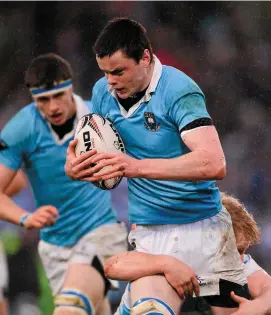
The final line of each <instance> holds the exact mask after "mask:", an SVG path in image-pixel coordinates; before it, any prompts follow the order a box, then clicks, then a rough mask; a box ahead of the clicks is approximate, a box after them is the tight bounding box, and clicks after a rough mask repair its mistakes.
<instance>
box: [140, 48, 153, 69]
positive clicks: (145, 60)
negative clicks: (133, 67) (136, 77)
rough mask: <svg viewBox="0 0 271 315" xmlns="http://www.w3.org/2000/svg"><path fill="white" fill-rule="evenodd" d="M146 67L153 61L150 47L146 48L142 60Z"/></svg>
mask: <svg viewBox="0 0 271 315" xmlns="http://www.w3.org/2000/svg"><path fill="white" fill-rule="evenodd" d="M140 62H141V63H142V65H143V67H144V68H147V67H148V66H149V65H150V63H151V54H150V51H149V49H145V50H144V52H143V55H142V58H141V60H140Z"/></svg>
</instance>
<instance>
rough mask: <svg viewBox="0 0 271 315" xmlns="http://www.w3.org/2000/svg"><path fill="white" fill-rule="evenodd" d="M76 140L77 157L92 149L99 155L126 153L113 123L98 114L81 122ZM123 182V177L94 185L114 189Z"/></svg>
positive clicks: (77, 128)
mask: <svg viewBox="0 0 271 315" xmlns="http://www.w3.org/2000/svg"><path fill="white" fill-rule="evenodd" d="M75 138H77V139H78V142H77V145H76V147H75V155H76V156H77V157H78V156H80V155H81V154H84V153H85V152H87V151H90V150H92V149H96V150H97V152H98V153H103V152H106V153H107V152H110V153H111V152H123V153H125V147H124V144H123V141H122V139H121V137H120V135H119V133H118V131H117V130H116V128H115V127H114V125H113V124H112V122H111V121H110V120H108V119H106V118H104V117H102V116H100V115H98V114H92V113H91V114H87V115H85V116H83V117H82V118H81V119H80V120H79V122H78V125H77V127H76V131H75ZM90 167H91V166H90ZM105 167H111V166H105ZM121 180H122V177H114V178H111V179H107V180H100V181H97V182H93V184H94V185H95V186H97V187H99V188H101V189H113V188H115V187H117V186H118V185H119V183H120V181H121Z"/></svg>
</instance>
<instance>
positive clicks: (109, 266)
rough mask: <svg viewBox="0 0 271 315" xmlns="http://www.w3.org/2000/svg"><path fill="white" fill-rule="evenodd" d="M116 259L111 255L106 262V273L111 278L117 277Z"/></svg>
mask: <svg viewBox="0 0 271 315" xmlns="http://www.w3.org/2000/svg"><path fill="white" fill-rule="evenodd" d="M113 260H114V261H113ZM115 260H116V259H114V257H111V258H109V259H107V260H106V261H105V263H104V274H105V275H106V277H108V278H109V279H115V278H116V275H117V273H116V268H115Z"/></svg>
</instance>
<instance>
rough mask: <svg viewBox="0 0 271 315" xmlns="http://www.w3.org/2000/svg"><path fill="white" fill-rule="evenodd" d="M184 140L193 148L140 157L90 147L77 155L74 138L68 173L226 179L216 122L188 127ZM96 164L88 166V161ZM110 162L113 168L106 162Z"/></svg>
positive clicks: (92, 177) (90, 177) (103, 176)
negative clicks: (159, 156) (172, 154)
mask: <svg viewBox="0 0 271 315" xmlns="http://www.w3.org/2000/svg"><path fill="white" fill-rule="evenodd" d="M183 141H184V143H185V144H186V146H187V147H188V148H189V149H190V150H191V152H189V153H187V154H185V155H183V156H180V157H177V158H173V159H143V160H137V159H134V158H131V157H129V156H128V155H126V154H123V153H99V154H95V153H96V151H94V150H90V151H89V152H87V153H85V154H83V155H81V156H80V157H78V158H76V157H75V153H74V148H75V145H76V142H75V141H72V142H71V143H70V145H69V149H68V151H67V160H66V165H65V171H66V174H67V175H68V176H69V177H71V178H74V179H80V180H84V181H89V182H92V181H96V180H101V179H104V180H106V179H109V178H112V177H116V176H123V174H125V176H126V177H141V178H150V179H160V180H176V181H179V180H180V181H193V180H213V179H223V178H224V176H225V175H226V163H225V157H224V153H223V150H222V147H221V144H220V141H219V138H218V134H217V132H216V129H215V127H214V126H205V127H202V128H196V129H193V130H191V131H188V132H187V133H185V134H184V135H183ZM91 164H96V166H94V167H91V168H88V167H89V165H91ZM108 165H111V168H104V169H103V170H101V169H102V168H103V167H104V166H108Z"/></svg>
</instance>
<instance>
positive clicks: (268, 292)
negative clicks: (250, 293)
mask: <svg viewBox="0 0 271 315" xmlns="http://www.w3.org/2000/svg"><path fill="white" fill-rule="evenodd" d="M253 303H257V306H258V310H259V314H264V315H270V314H271V287H270V286H266V287H264V288H263V289H262V290H261V292H260V293H259V295H258V296H257V297H255V298H254V300H253Z"/></svg>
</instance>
